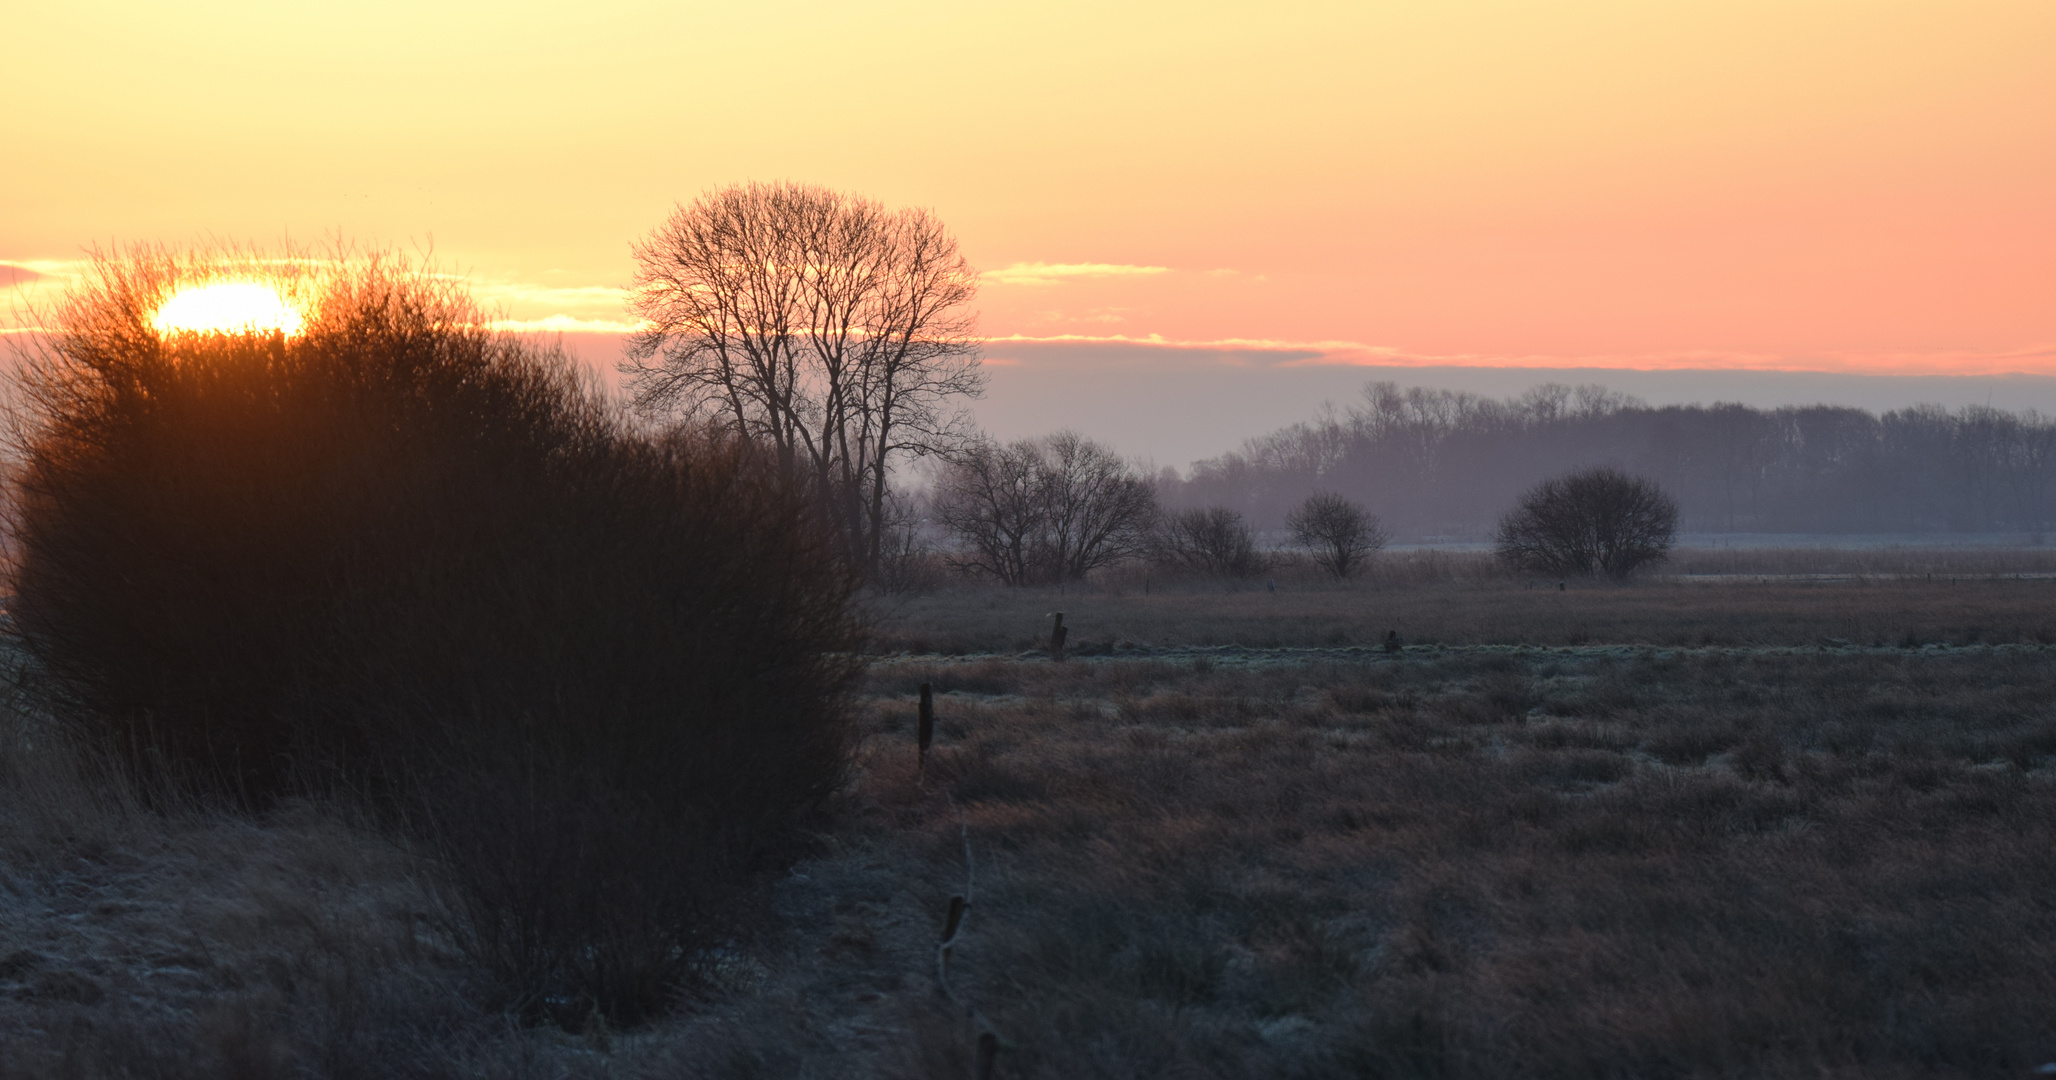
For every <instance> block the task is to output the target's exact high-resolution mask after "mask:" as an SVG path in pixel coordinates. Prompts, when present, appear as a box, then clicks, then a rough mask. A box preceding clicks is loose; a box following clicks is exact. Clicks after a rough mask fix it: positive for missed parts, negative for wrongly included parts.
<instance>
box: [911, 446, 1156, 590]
mask: <svg viewBox="0 0 2056 1080" xmlns="http://www.w3.org/2000/svg"><path fill="white" fill-rule="evenodd" d="M934 512H935V517H936V520H937V521H939V522H940V523H941V524H942V525H943V527H945V528H946V529H948V530H949V531H950V533H951V535H952V536H953V537H954V538H955V539H956V541H957V544H958V554H957V556H956V557H955V559H954V561H955V563H956V565H957V566H958V567H959V568H961V569H965V570H969V571H972V572H974V573H980V574H985V575H988V576H991V577H994V578H997V579H999V580H1000V581H1003V582H1005V583H1007V584H1009V585H1027V584H1033V583H1036V582H1042V581H1066V580H1076V579H1078V578H1082V577H1084V576H1085V575H1086V574H1087V573H1090V572H1091V571H1093V570H1096V569H1098V568H1100V567H1102V566H1106V565H1108V564H1110V563H1114V562H1118V561H1120V560H1122V559H1126V558H1130V557H1132V556H1135V555H1139V554H1142V553H1143V552H1144V551H1145V550H1146V548H1147V545H1148V536H1149V529H1150V526H1151V525H1152V524H1153V522H1154V519H1155V516H1156V490H1155V488H1154V487H1152V486H1151V484H1150V482H1149V481H1148V480H1147V479H1145V478H1144V477H1143V476H1142V475H1141V473H1140V472H1139V471H1138V470H1137V469H1136V468H1135V467H1134V466H1133V465H1131V464H1129V463H1128V462H1126V461H1123V460H1122V459H1121V458H1120V456H1119V455H1117V454H1115V453H1114V451H1113V450H1112V449H1111V448H1109V447H1107V446H1105V445H1104V444H1101V443H1097V442H1094V441H1092V440H1091V439H1087V438H1085V437H1084V436H1081V435H1079V434H1077V433H1076V432H1070V431H1063V432H1058V433H1057V434H1055V435H1051V436H1047V437H1045V438H1042V439H1035V440H1022V441H1019V442H1013V443H1008V444H1006V445H1000V444H998V443H991V442H987V443H981V444H979V445H976V446H974V447H972V448H971V449H970V450H968V451H966V452H964V453H962V454H959V455H957V457H956V459H955V460H954V461H952V462H951V464H950V466H949V468H948V469H947V470H945V472H944V474H943V476H942V478H941V483H940V485H939V486H938V490H937V492H936V496H935V502H934Z"/></svg>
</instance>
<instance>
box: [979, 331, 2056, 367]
mask: <svg viewBox="0 0 2056 1080" xmlns="http://www.w3.org/2000/svg"><path fill="white" fill-rule="evenodd" d="M1059 346H1113V347H1118V348H1124V349H1128V350H1132V351H1134V352H1137V353H1154V354H1157V355H1161V356H1164V357H1165V358H1167V359H1169V358H1174V357H1176V356H1177V355H1179V354H1184V355H1187V356H1191V357H1194V358H1198V357H1201V356H1205V357H1209V358H1212V359H1214V360H1215V361H1216V362H1219V363H1223V364H1229V365H1234V366H1251V367H1352V366H1353V367H1398V368H1406V367H1420V368H1428V367H1466V368H1468V367H1475V368H1548V369H1588V370H1605V371H1760V372H1814V373H1821V374H1838V375H1910V376H1996V375H2056V343H2049V344H2038V345H2032V346H2028V347H2025V348H2019V349H2003V350H1992V351H1985V352H1976V351H1969V350H1952V351H1946V352H1889V353H1888V352H1853V351H1851V352H1828V353H1798V354H1795V353H1753V352H1723V351H1715V350H1697V351H1678V352H1659V353H1623V354H1592V355H1570V356H1566V355H1560V354H1547V353H1527V354H1511V353H1427V352H1414V351H1410V350H1405V349H1398V348H1393V347H1392V346H1389V345H1369V344H1365V343H1364V342H1360V341H1341V340H1334V339H1322V340H1304V341H1301V340H1291V339H1281V338H1213V339H1179V338H1167V337H1164V336H1163V335H1161V334H1148V335H1143V336H1139V337H1138V336H1131V335H1127V334H1055V335H1049V336H1036V335H1028V334H1012V335H1008V336H1005V337H994V338H988V339H986V348H987V350H988V351H990V352H992V353H994V354H995V355H999V356H1005V355H1006V354H1007V353H1008V352H1009V351H1010V350H1011V351H1014V352H1018V353H1022V354H1024V355H1032V354H1036V353H1042V352H1046V351H1048V350H1049V349H1051V348H1052V347H1059Z"/></svg>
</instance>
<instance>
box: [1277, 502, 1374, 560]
mask: <svg viewBox="0 0 2056 1080" xmlns="http://www.w3.org/2000/svg"><path fill="white" fill-rule="evenodd" d="M1285 524H1286V526H1287V527H1288V528H1290V529H1291V530H1292V539H1293V542H1294V543H1297V544H1298V545H1299V546H1300V547H1303V548H1305V549H1307V551H1308V552H1309V553H1311V554H1312V555H1313V559H1314V563H1315V564H1316V565H1318V566H1319V567H1320V568H1321V569H1323V570H1326V571H1327V572H1329V573H1331V574H1333V575H1335V576H1336V577H1338V578H1347V577H1349V576H1350V575H1351V574H1354V573H1356V572H1357V571H1358V570H1361V569H1362V568H1363V566H1364V564H1365V563H1366V562H1368V561H1369V560H1370V557H1371V555H1372V554H1374V553H1376V552H1377V550H1378V549H1379V548H1382V547H1384V546H1385V540H1386V536H1385V530H1384V528H1383V527H1382V526H1381V525H1380V524H1379V522H1378V516H1377V515H1376V514H1373V513H1371V512H1369V511H1367V510H1365V509H1364V508H1363V507H1361V506H1358V505H1357V504H1355V503H1353V502H1350V501H1349V500H1348V499H1345V498H1343V497H1342V496H1340V495H1336V494H1333V493H1330V492H1316V493H1314V494H1312V495H1309V496H1307V500H1306V501H1305V502H1303V503H1301V504H1299V509H1297V510H1294V511H1293V512H1292V513H1291V514H1290V515H1288V516H1287V517H1286V518H1285Z"/></svg>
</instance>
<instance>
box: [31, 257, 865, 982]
mask: <svg viewBox="0 0 2056 1080" xmlns="http://www.w3.org/2000/svg"><path fill="white" fill-rule="evenodd" d="M241 269H242V270H244V271H249V270H251V269H252V267H250V266H244V267H242V268H241ZM255 269H259V270H262V271H264V272H265V273H267V274H271V275H274V276H275V277H276V279H277V280H279V281H280V282H281V287H282V288H283V289H284V290H285V291H286V292H288V293H290V294H293V295H296V296H297V297H298V298H299V299H300V301H301V302H302V303H303V304H305V305H306V306H307V307H308V308H309V319H308V323H307V326H306V329H305V330H304V332H302V333H300V334H298V335H295V336H292V337H285V336H281V335H278V334H269V335H221V334H213V335H191V334H186V335H176V336H172V337H168V338H160V337H159V336H158V335H157V334H156V333H155V332H154V331H153V330H151V328H150V326H149V323H148V315H149V313H150V312H151V310H153V309H154V307H155V306H156V305H157V304H158V303H159V302H160V301H161V299H162V297H164V296H166V295H168V293H169V292H170V291H171V290H172V289H173V288H175V287H176V286H177V285H179V284H180V283H182V282H188V281H192V280H196V279H203V278H206V277H209V276H219V275H221V274H223V273H224V270H223V268H222V266H221V264H220V263H219V261H218V260H215V261H210V260H205V259H191V260H181V259H178V258H174V257H172V256H169V255H166V254H163V253H157V252H145V253H142V254H141V255H139V256H138V257H135V258H131V259H124V260H113V259H108V260H103V261H102V262H101V263H100V264H99V265H98V267H97V276H95V277H94V278H93V279H92V281H91V282H90V284H89V285H88V286H86V287H85V288H83V289H82V290H81V291H79V292H78V293H76V294H75V295H74V296H73V297H71V298H70V299H69V300H68V301H67V303H66V305H65V307H64V308H63V309H62V311H61V312H60V313H59V314H60V317H61V323H62V333H61V334H60V335H58V336H57V337H55V338H54V339H53V341H52V343H51V344H50V345H48V346H47V347H46V348H45V349H44V351H43V352H42V353H41V354H40V355H38V356H36V357H34V358H33V360H32V362H31V363H29V364H28V365H27V366H26V369H25V370H26V376H25V378H24V380H23V387H22V389H23V390H24V395H23V400H24V401H25V402H26V405H27V408H26V414H25V419H26V421H27V423H26V424H25V425H24V426H23V427H22V429H21V435H20V439H21V445H20V447H19V450H20V452H21V457H22V462H23V464H22V472H21V477H20V480H19V484H18V490H17V492H16V500H15V511H16V533H17V537H16V539H17V547H18V562H17V565H16V567H15V569H14V574H13V576H14V582H13V585H14V591H15V593H16V597H15V600H14V604H13V609H12V610H13V615H14V619H15V627H16V633H17V634H18V635H19V637H20V641H21V644H22V645H23V646H24V647H25V648H26V649H27V651H28V652H29V653H30V654H31V655H32V656H33V657H34V659H35V660H36V661H37V662H38V665H39V667H40V669H41V670H42V671H43V673H44V674H45V676H46V677H47V681H48V683H49V686H50V688H51V692H52V695H53V697H54V698H55V699H56V703H57V704H58V705H59V706H61V707H62V708H63V711H64V712H66V713H67V714H68V715H70V716H72V717H74V718H75V720H76V722H77V723H79V724H80V725H81V726H82V728H83V729H84V730H85V731H86V733H87V734H88V735H89V736H90V737H91V738H92V739H93V740H94V741H95V742H97V743H98V744H99V745H101V746H103V747H107V748H110V749H113V750H115V751H117V752H119V753H120V754H122V755H125V756H126V757H127V759H128V760H129V762H130V763H131V764H132V765H133V766H135V767H136V768H139V769H142V770H145V771H150V772H155V773H158V774H160V775H162V776H166V777H169V778H171V779H173V780H174V781H175V782H176V783H177V784H178V785H180V786H182V787H184V788H186V789H187V790H191V791H195V792H199V793H201V794H203V795H206V796H208V797H212V798H217V799H222V800H227V801H231V802H234V803H236V804H239V805H243V806H250V807H261V806H264V805H267V804H269V803H271V802H273V801H275V800H276V799H278V798H280V797H283V796H288V795H294V794H300V793H310V792H316V793H332V792H335V791H338V790H343V791H350V792H357V793H363V794H366V795H369V796H372V797H373V798H374V799H375V800H377V801H378V803H379V804H380V805H382V806H386V807H388V808H390V809H393V810H395V811H397V812H398V813H399V816H403V817H404V818H405V819H406V820H407V821H408V822H409V823H410V827H412V828H415V829H416V830H418V835H420V836H422V837H424V838H425V839H426V840H427V841H428V843H429V845H430V847H431V848H432V849H433V850H435V851H436V852H438V853H439V854H440V855H442V856H443V858H444V861H445V863H446V865H447V867H448V870H449V875H448V876H449V879H450V881H451V882H452V883H453V884H454V885H455V886H456V888H457V891H456V894H455V895H456V896H457V897H458V898H459V899H460V901H461V903H460V907H462V909H463V910H464V911H465V912H466V913H467V915H468V918H467V919H466V920H465V921H464V925H463V927H462V930H463V932H464V933H465V934H466V935H467V940H469V941H470V942H471V943H472V944H473V945H474V946H475V947H476V948H477V949H479V950H480V951H481V953H482V954H484V955H486V956H487V957H488V958H489V959H491V960H492V961H494V962H495V963H496V964H498V965H499V966H500V968H501V970H502V971H503V972H505V973H506V974H507V975H508V976H509V978H510V983H509V986H510V989H511V990H512V991H513V992H514V993H515V994H516V995H517V996H518V997H519V1001H518V1004H520V1005H521V1006H522V1007H524V1008H525V1009H527V1010H528V1011H530V1012H532V1013H551V1014H559V1015H564V1016H573V1017H575V1018H582V1017H583V1015H584V1014H585V1013H586V1012H589V1011H591V1010H592V1009H594V1008H598V1009H600V1010H601V1011H603V1012H605V1013H607V1014H608V1015H611V1016H613V1017H615V1018H616V1019H617V1021H618V1020H633V1019H636V1018H638V1017H640V1016H641V1015H643V1014H646V1013H647V1012H649V1011H650V1010H652V1009H654V1008H656V1007H658V1006H660V1005H661V1004H662V1003H663V1001H664V1000H665V997H666V995H668V994H669V993H670V992H671V990H672V988H673V987H675V986H676V985H677V984H678V982H679V980H681V979H682V978H686V977H688V976H689V975H690V974H691V972H692V970H693V969H694V967H695V966H696V965H699V964H701V963H703V962H704V958H705V954H704V947H705V942H706V940H707V937H706V935H708V934H710V933H713V934H719V933H721V932H722V925H723V924H722V922H721V916H722V914H723V913H724V912H725V911H726V910H727V906H728V905H729V904H731V903H732V901H733V899H734V897H735V896H736V895H737V894H738V890H740V889H743V888H744V887H746V885H747V883H748V880H749V877H750V874H749V872H750V871H751V870H753V869H755V868H757V867H758V866H759V865H761V864H762V863H763V862H764V861H765V860H766V858H767V857H769V856H771V855H773V854H775V853H776V852H777V850H778V847H779V845H780V844H781V843H782V842H783V840H784V838H785V837H787V836H788V835H789V834H790V831H791V829H792V827H793V826H794V824H795V823H796V822H797V821H798V820H799V819H800V817H801V816H802V815H804V814H807V813H809V812H811V811H812V810H813V809H815V808H816V807H818V806H819V804H820V803H821V801H822V800H823V799H824V798H825V797H826V796H827V795H828V794H829V793H830V792H831V791H832V790H833V788H834V787H835V786H836V784H837V783H838V782H839V780H840V777H841V775H842V769H843V767H844V764H845V761H846V754H847V745H846V730H845V727H844V722H845V719H844V718H845V710H844V698H845V694H846V691H847V689H848V687H849V685H850V681H851V679H852V677H853V675H854V672H855V667H854V660H853V652H854V648H855V645H856V642H857V636H856V635H857V628H856V625H855V622H854V620H853V617H852V614H851V611H852V609H851V606H850V603H849V600H850V595H851V582H850V581H849V579H848V577H847V575H846V574H845V573H844V572H843V571H842V570H841V569H840V568H839V566H838V563H837V561H836V560H835V559H833V558H832V557H830V555H829V549H828V546H827V545H826V543H825V542H824V539H823V537H822V535H821V534H820V533H819V531H818V530H817V529H816V528H815V527H814V526H813V524H812V523H811V520H810V518H809V510H808V505H807V502H806V500H805V499H804V498H803V497H802V496H801V495H800V494H799V493H798V492H799V489H798V487H797V486H796V485H792V484H789V483H788V482H787V479H786V477H784V476H783V475H781V474H780V473H779V472H778V470H777V469H776V468H775V467H774V466H773V465H772V464H771V463H769V462H768V461H766V460H764V459H762V458H760V457H759V456H758V455H755V454H753V453H752V452H751V450H750V448H749V447H747V446H745V445H742V444H739V443H735V442H732V441H722V440H719V439H715V438H695V437H690V436H677V437H672V438H668V439H662V440H658V439H651V438H645V437H638V436H636V435H633V434H631V433H629V432H628V431H627V430H625V428H624V427H623V426H622V425H621V424H620V423H618V422H617V421H616V419H615V417H614V416H613V414H611V413H610V412H609V411H608V409H607V408H606V407H605V406H604V404H603V403H602V400H601V398H600V397H599V396H598V395H597V394H596V393H594V392H593V391H592V390H591V389H590V388H589V387H588V386H586V385H585V384H583V383H582V382H581V380H580V379H579V378H578V377H577V376H576V374H575V370H576V369H574V368H573V367H572V366H571V365H570V363H569V362H568V361H567V360H565V359H564V358H563V357H562V356H561V354H559V353H556V352H554V351H545V350H539V349H537V348H534V347H532V346H529V345H527V344H524V343H522V342H521V341H520V340H518V339H514V338H511V337H508V336H505V335H500V334H495V333H492V332H490V331H489V330H487V329H485V328H484V320H483V319H482V318H481V317H480V316H479V314H478V312H477V311H476V310H475V309H474V308H473V307H472V306H471V305H470V304H469V302H468V301H467V300H466V298H465V297H464V296H463V294H462V293H461V291H459V290H457V289H455V288H453V287H451V286H449V285H448V284H446V283H444V282H442V281H440V280H438V279H435V278H433V277H430V276H428V275H425V274H421V273H417V272H413V271H411V270H409V269H407V268H406V267H404V266H401V265H397V264H395V263H394V262H392V261H390V260H381V259H370V260H363V261H358V262H355V263H350V264H346V265H321V264H315V263H311V262H307V261H298V262H291V263H286V262H280V263H275V264H271V265H269V266H265V267H256V268H255Z"/></svg>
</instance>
